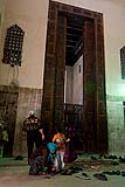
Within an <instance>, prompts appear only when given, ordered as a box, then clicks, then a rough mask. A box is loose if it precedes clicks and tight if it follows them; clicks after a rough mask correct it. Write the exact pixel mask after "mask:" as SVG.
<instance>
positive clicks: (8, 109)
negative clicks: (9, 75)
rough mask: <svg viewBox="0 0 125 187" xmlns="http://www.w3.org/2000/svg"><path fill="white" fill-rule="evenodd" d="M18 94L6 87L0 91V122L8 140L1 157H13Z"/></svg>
mask: <svg viewBox="0 0 125 187" xmlns="http://www.w3.org/2000/svg"><path fill="white" fill-rule="evenodd" d="M17 98H18V93H17V92H14V91H10V90H9V89H8V87H6V88H5V89H4V91H0V120H2V122H3V123H2V124H3V126H4V127H5V129H6V133H7V136H8V138H7V139H8V140H7V141H5V142H4V149H3V157H11V156H13V155H12V154H13V144H14V135H15V123H16V110H17Z"/></svg>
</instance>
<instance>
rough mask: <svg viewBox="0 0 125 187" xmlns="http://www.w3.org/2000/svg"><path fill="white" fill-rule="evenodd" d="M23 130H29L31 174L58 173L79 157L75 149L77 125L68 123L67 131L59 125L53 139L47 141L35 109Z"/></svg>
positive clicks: (28, 144) (28, 143)
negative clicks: (63, 130)
mask: <svg viewBox="0 0 125 187" xmlns="http://www.w3.org/2000/svg"><path fill="white" fill-rule="evenodd" d="M23 131H25V132H27V147H28V164H29V165H30V170H29V174H35V175H37V174H39V173H41V172H48V173H49V172H50V173H51V172H52V173H57V172H60V171H61V170H62V169H63V168H64V166H65V164H66V163H69V162H72V161H74V160H75V159H76V158H77V154H76V152H75V150H74V137H75V127H74V126H73V125H67V126H66V127H65V132H62V130H61V128H60V127H57V128H56V130H55V133H54V134H53V137H52V139H51V140H50V141H47V139H46V135H45V132H44V128H43V127H42V125H41V121H40V120H39V119H38V118H37V117H36V116H35V113H34V111H30V112H29V116H28V118H26V119H25V120H24V123H23ZM34 144H35V146H36V149H35V150H34Z"/></svg>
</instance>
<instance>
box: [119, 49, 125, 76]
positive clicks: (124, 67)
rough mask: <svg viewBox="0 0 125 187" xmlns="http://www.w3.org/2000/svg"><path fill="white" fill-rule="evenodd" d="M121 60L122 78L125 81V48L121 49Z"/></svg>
mask: <svg viewBox="0 0 125 187" xmlns="http://www.w3.org/2000/svg"><path fill="white" fill-rule="evenodd" d="M120 59H121V76H122V79H125V46H124V47H122V48H121V49H120Z"/></svg>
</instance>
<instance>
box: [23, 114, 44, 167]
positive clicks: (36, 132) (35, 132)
mask: <svg viewBox="0 0 125 187" xmlns="http://www.w3.org/2000/svg"><path fill="white" fill-rule="evenodd" d="M23 131H25V132H27V148H28V163H30V158H31V154H32V153H33V147H34V143H35V146H36V148H39V147H40V145H41V144H42V143H43V141H44V140H45V135H44V132H43V127H42V126H41V122H40V119H38V118H37V117H36V116H35V113H34V111H30V112H29V116H28V118H26V119H25V120H24V123H23Z"/></svg>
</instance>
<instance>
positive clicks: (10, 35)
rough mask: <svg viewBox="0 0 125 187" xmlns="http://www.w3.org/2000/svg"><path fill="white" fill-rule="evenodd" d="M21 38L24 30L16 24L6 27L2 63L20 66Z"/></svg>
mask: <svg viewBox="0 0 125 187" xmlns="http://www.w3.org/2000/svg"><path fill="white" fill-rule="evenodd" d="M23 38H24V31H23V30H22V29H21V28H20V27H19V26H18V25H13V26H11V27H9V28H8V29H7V33H6V38H5V44H4V51H3V63H5V64H10V65H11V66H14V65H19V66H21V58H22V45H23Z"/></svg>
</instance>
